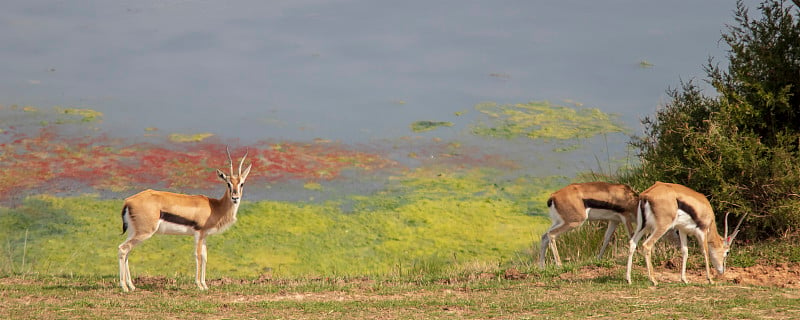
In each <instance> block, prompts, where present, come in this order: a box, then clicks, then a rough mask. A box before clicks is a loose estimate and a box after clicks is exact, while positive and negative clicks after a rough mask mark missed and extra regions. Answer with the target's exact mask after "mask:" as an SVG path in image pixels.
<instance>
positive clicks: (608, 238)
mask: <svg viewBox="0 0 800 320" xmlns="http://www.w3.org/2000/svg"><path fill="white" fill-rule="evenodd" d="M618 224H619V222H617V221H610V220H609V221H608V229H606V234H605V236H603V245H602V246H601V247H600V252H599V253H598V254H597V259H602V258H603V253H605V252H606V247H608V242H609V241H611V236H613V235H614V230H617V225H618Z"/></svg>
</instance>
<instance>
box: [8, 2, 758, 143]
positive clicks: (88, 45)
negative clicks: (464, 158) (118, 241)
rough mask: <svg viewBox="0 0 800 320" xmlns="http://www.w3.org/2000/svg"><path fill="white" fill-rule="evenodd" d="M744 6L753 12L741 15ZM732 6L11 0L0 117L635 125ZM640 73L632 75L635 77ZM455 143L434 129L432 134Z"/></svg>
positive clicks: (262, 123)
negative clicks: (559, 108)
mask: <svg viewBox="0 0 800 320" xmlns="http://www.w3.org/2000/svg"><path fill="white" fill-rule="evenodd" d="M750 6H751V8H753V9H754V7H755V2H754V3H752V4H750ZM733 9H734V3H733V2H732V1H702V2H698V1H669V2H663V1H660V2H658V1H644V2H643V1H592V2H585V1H558V2H553V1H461V0H459V1H402V2H390V1H361V0H354V1H312V0H308V1H225V2H219V1H190V0H181V1H161V0H159V1H60V2H53V1H11V2H6V3H5V4H4V10H3V11H2V13H0V42H2V43H3V46H2V48H0V59H2V61H4V63H3V64H2V66H0V97H2V101H0V103H2V104H6V105H9V104H22V105H35V106H39V107H50V106H53V105H60V106H83V107H89V108H93V109H96V110H98V111H101V112H103V113H104V114H105V115H106V116H105V118H104V123H103V125H104V126H106V127H107V128H108V129H109V130H111V131H114V132H116V133H118V134H121V135H142V134H143V132H144V129H145V128H148V127H157V128H159V129H161V130H163V131H166V132H185V133H195V132H211V133H214V134H217V135H219V136H223V137H235V138H239V139H242V140H243V141H251V140H258V139H263V138H269V137H272V138H282V139H297V140H304V139H311V138H316V137H322V138H326V139H334V140H342V141H345V142H353V143H360V142H365V141H371V140H374V139H375V138H391V137H397V136H405V135H412V132H410V130H409V124H410V123H411V122H413V121H417V120H437V121H456V123H457V124H458V121H459V118H456V117H455V116H454V115H453V113H454V112H459V111H465V110H466V111H470V110H472V107H473V106H474V105H475V104H477V103H480V102H484V101H493V102H498V103H521V102H528V101H531V100H548V101H552V102H554V103H562V102H563V101H565V100H566V101H576V102H579V103H582V104H583V105H584V106H586V107H596V108H600V109H601V110H603V111H605V112H611V113H618V114H620V115H621V116H622V120H623V121H624V122H626V123H627V124H628V125H630V126H631V127H632V128H634V129H635V130H636V129H637V128H638V119H639V118H641V117H642V116H644V115H647V114H651V113H652V112H653V111H654V110H655V109H656V107H657V106H659V105H660V104H663V103H664V99H665V94H664V91H665V90H666V89H667V88H668V87H676V86H677V85H678V84H679V81H680V79H683V80H688V79H693V78H702V77H703V76H704V74H703V72H702V70H701V65H703V64H704V63H705V62H706V59H707V58H708V57H709V56H716V57H718V61H721V60H724V59H721V58H724V49H725V48H723V47H721V46H720V45H719V44H718V40H719V39H720V34H721V31H722V30H723V29H724V25H725V24H726V23H730V22H731V21H732V10H733ZM642 61H645V62H647V63H651V64H652V66H651V67H643V66H642V65H641V64H640V63H641V62H642ZM448 132H459V130H458V128H456V129H451V130H441V131H440V132H439V133H438V134H439V135H445V136H446V135H447V134H448Z"/></svg>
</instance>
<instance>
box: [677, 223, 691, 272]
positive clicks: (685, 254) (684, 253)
mask: <svg viewBox="0 0 800 320" xmlns="http://www.w3.org/2000/svg"><path fill="white" fill-rule="evenodd" d="M678 238H679V239H680V245H681V281H682V282H683V283H689V281H688V280H686V260H687V259H689V244H688V239H686V233H685V232H683V231H680V230H678Z"/></svg>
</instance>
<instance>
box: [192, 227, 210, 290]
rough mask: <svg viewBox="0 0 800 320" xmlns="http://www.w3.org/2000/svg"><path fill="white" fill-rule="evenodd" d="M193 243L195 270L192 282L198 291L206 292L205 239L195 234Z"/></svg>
mask: <svg viewBox="0 0 800 320" xmlns="http://www.w3.org/2000/svg"><path fill="white" fill-rule="evenodd" d="M194 242H195V253H194V256H195V260H196V263H197V268H196V271H195V278H194V282H195V284H197V287H198V288H199V289H200V290H207V289H208V286H207V285H206V261H207V259H206V238H205V235H203V234H201V233H199V232H198V233H196V234H195V237H194Z"/></svg>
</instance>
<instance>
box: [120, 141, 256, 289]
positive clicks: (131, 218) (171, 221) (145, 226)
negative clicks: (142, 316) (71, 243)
mask: <svg viewBox="0 0 800 320" xmlns="http://www.w3.org/2000/svg"><path fill="white" fill-rule="evenodd" d="M225 152H226V153H227V154H228V162H230V165H231V166H230V174H229V175H228V174H225V173H223V172H222V171H221V170H219V169H217V176H219V178H220V179H222V181H225V183H226V184H227V185H228V188H227V189H226V190H225V195H223V196H222V198H220V199H210V198H208V197H206V196H203V195H185V194H177V193H171V192H165V191H155V190H149V189H148V190H145V191H142V192H140V193H138V194H136V195H133V196H131V197H129V198H127V199H125V205H124V206H123V207H122V233H125V231H126V230H127V229H128V227H130V229H131V231H130V233H128V239H127V240H125V242H123V243H122V244H120V245H119V284H120V286H122V291H125V292H127V291H128V290H135V289H136V287H134V286H133V281H132V280H131V270H130V268H129V267H128V254H129V253H130V252H131V250H132V249H133V248H134V247H135V246H136V245H138V244H139V243H141V242H142V241H144V240H147V239H148V238H150V237H151V236H153V234H156V233H160V234H174V235H193V236H194V243H195V252H194V256H195V260H196V263H197V269H196V272H195V283H196V284H197V287H199V288H200V290H207V289H208V286H207V285H206V237H207V236H209V235H212V234H216V233H221V232H223V231H225V229H227V228H228V227H230V226H231V225H233V223H234V222H236V212H237V211H238V209H239V202H240V201H241V199H242V190H243V188H244V182H245V180H246V179H247V175H248V174H249V173H250V168H251V167H252V166H253V164H252V163H251V164H250V165H248V166H247V168H246V169H244V171H242V164H244V159H245V158H247V152H245V155H244V156H243V157H242V160H241V161H240V162H239V172H238V173H237V174H234V172H233V160H232V159H231V153H230V151H229V150H228V148H227V147H226V148H225Z"/></svg>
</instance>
